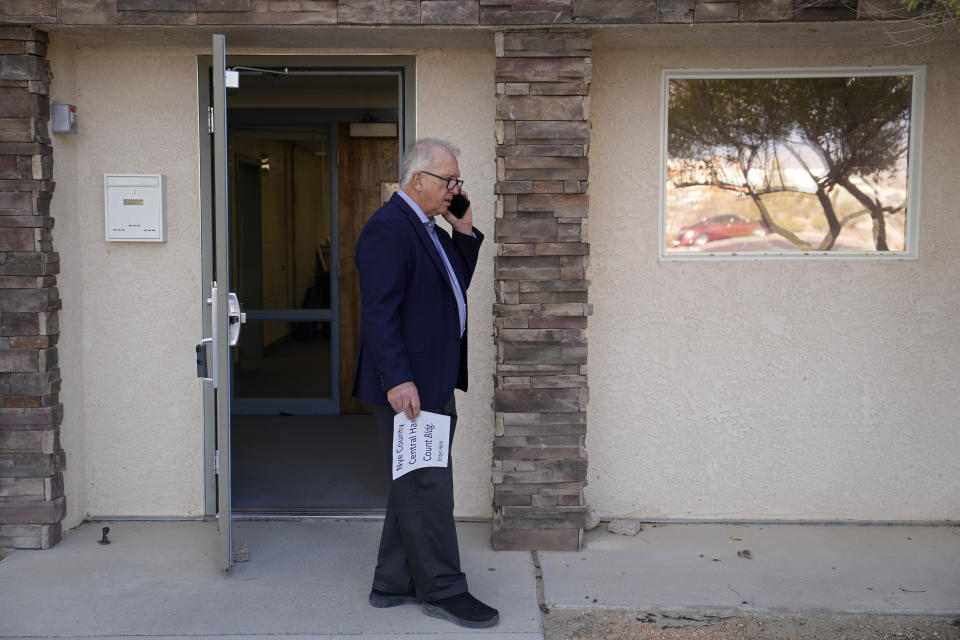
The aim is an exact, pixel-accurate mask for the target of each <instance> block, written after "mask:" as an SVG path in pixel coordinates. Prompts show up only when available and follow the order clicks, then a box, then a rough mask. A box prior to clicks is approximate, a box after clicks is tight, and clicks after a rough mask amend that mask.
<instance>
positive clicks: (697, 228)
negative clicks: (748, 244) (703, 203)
mask: <svg viewBox="0 0 960 640" xmlns="http://www.w3.org/2000/svg"><path fill="white" fill-rule="evenodd" d="M768 233H770V229H769V228H768V227H767V225H766V224H765V223H764V222H763V220H750V219H748V218H744V217H742V216H737V215H733V214H730V213H725V214H723V215H719V216H710V217H709V218H703V219H701V220H698V221H697V222H695V223H694V224H691V225H689V226H686V227H684V228H682V229H680V233H679V234H677V237H676V238H674V240H673V246H675V247H690V246H694V247H702V246H703V245H705V244H707V243H708V242H711V241H713V240H722V239H723V238H735V237H737V236H765V235H767V234H768Z"/></svg>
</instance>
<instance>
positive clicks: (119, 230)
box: [103, 174, 166, 242]
mask: <svg viewBox="0 0 960 640" xmlns="http://www.w3.org/2000/svg"><path fill="white" fill-rule="evenodd" d="M103 191H104V203H105V207H106V226H107V231H106V237H107V241H110V242H163V241H164V240H166V237H165V236H164V231H163V176H162V175H152V174H148V175H129V174H106V175H104V176H103Z"/></svg>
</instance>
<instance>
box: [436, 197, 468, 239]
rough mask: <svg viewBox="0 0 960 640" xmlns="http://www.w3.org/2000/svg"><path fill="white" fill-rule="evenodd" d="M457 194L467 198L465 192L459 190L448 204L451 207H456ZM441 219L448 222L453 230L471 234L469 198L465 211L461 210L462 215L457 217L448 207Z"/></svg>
mask: <svg viewBox="0 0 960 640" xmlns="http://www.w3.org/2000/svg"><path fill="white" fill-rule="evenodd" d="M457 196H460V197H462V198H463V199H464V200H466V199H467V193H466V192H465V191H461V192H460V193H459V194H457V195H455V196H454V202H452V203H451V204H450V208H451V209H455V208H456V206H455V205H456V204H457V203H456V200H457ZM443 219H444V220H446V221H447V222H449V223H450V226H452V227H453V229H454V231H457V232H458V233H462V234H464V235H468V236H472V235H473V207H472V206H471V205H470V201H469V200H467V208H466V211H464V212H463V215H462V216H460V217H457V216H456V215H454V214H453V213H452V212H451V211H450V209H448V210H447V211H444V213H443Z"/></svg>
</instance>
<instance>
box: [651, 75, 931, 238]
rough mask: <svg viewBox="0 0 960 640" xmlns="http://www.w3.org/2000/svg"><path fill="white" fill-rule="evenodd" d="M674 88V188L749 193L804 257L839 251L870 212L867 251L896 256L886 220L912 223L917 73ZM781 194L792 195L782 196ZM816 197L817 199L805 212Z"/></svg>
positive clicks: (676, 84) (757, 210) (677, 84)
mask: <svg viewBox="0 0 960 640" xmlns="http://www.w3.org/2000/svg"><path fill="white" fill-rule="evenodd" d="M669 90H670V94H669V116H668V155H669V160H668V166H669V181H670V183H672V186H673V188H675V189H683V188H685V187H694V186H699V187H701V188H702V187H703V186H704V185H707V186H710V187H713V188H714V189H722V190H725V191H727V192H731V193H736V194H739V195H741V196H746V197H749V199H750V201H751V202H752V204H753V208H754V212H753V214H754V216H758V217H760V218H761V219H762V220H763V222H764V223H765V224H766V226H767V227H768V228H769V229H770V230H771V231H772V232H773V233H775V234H778V235H779V236H780V237H782V238H786V239H787V240H789V241H790V242H791V243H792V245H793V246H794V247H795V248H796V249H801V250H806V251H810V250H819V251H828V250H831V249H834V248H835V247H834V245H835V243H836V241H837V238H838V236H839V235H840V233H841V231H842V230H843V229H844V227H845V226H846V225H848V223H854V222H856V221H857V219H858V218H860V217H861V216H864V215H867V216H869V217H870V218H871V220H872V239H871V243H872V245H873V246H872V247H869V248H872V249H875V250H877V251H889V250H891V249H890V244H891V243H890V242H888V220H890V219H891V217H892V216H899V217H900V218H899V224H901V225H902V224H903V221H904V219H905V217H906V164H907V148H908V144H909V127H910V105H911V90H912V78H911V77H910V76H906V75H905V76H863V77H820V78H810V77H807V78H803V77H796V78H750V79H692V80H680V79H674V80H671V82H670V87H669ZM784 193H792V194H794V196H793V197H792V198H789V199H787V200H788V201H787V202H786V203H785V202H784V197H783V196H778V197H774V194H784ZM801 194H804V195H802V196H801ZM811 195H812V196H814V197H815V199H816V203H817V204H816V205H812V204H808V205H807V206H802V205H801V204H800V203H801V201H802V200H803V199H809V198H810V196H811ZM838 203H840V204H841V205H842V206H838ZM772 204H777V205H778V206H777V208H776V209H777V210H774V207H773V206H772ZM784 204H786V205H787V206H784ZM676 213H678V212H676V211H672V210H671V209H670V208H669V207H668V221H669V218H670V217H671V216H672V215H674V214H676ZM710 213H724V212H723V211H711V212H710ZM738 213H741V212H738ZM824 227H825V228H824ZM814 231H816V234H815V233H813V232H814ZM895 244H897V245H902V244H903V243H902V238H900V239H898V241H897V242H896V243H895ZM893 250H902V246H901V247H894V249H893Z"/></svg>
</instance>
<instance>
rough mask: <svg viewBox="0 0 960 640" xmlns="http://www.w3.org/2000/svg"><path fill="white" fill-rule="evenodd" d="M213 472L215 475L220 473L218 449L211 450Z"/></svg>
mask: <svg viewBox="0 0 960 640" xmlns="http://www.w3.org/2000/svg"><path fill="white" fill-rule="evenodd" d="M213 472H214V474H216V475H220V450H219V449H217V450H215V451H214V452H213Z"/></svg>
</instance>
